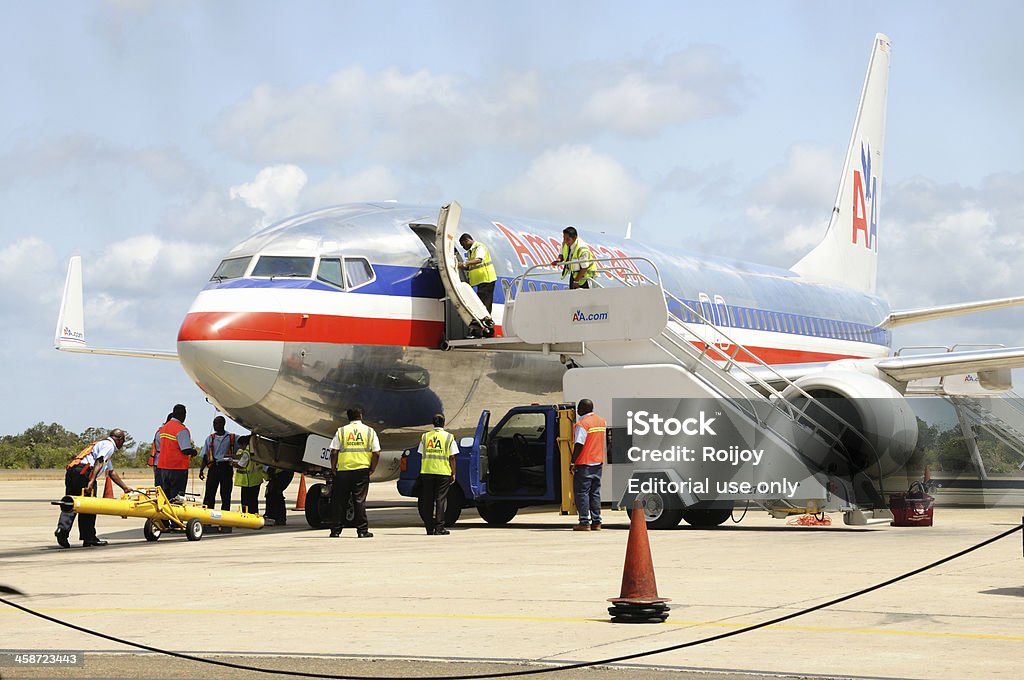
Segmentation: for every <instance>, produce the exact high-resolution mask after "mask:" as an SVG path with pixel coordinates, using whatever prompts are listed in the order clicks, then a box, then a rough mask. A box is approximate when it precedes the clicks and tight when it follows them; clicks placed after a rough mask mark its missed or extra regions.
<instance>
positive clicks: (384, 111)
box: [219, 47, 745, 166]
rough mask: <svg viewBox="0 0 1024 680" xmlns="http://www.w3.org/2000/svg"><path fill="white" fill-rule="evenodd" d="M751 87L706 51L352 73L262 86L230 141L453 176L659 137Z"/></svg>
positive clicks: (248, 155) (302, 158)
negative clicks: (558, 150) (471, 165)
mask: <svg viewBox="0 0 1024 680" xmlns="http://www.w3.org/2000/svg"><path fill="white" fill-rule="evenodd" d="M744 87H745V84H744V80H743V77H742V76H741V74H740V72H739V70H738V69H737V68H736V67H735V66H733V65H730V64H728V63H726V61H725V58H724V56H723V54H722V53H721V52H720V51H718V50H713V49H710V48H703V47H695V48H690V49H688V50H684V51H682V52H677V53H674V54H671V55H668V56H667V57H665V58H664V59H662V60H660V61H657V60H651V59H622V60H619V61H603V62H592V63H589V64H585V65H577V66H573V67H572V68H570V69H569V70H563V71H548V72H547V73H545V74H544V75H543V76H542V75H541V73H539V72H537V71H507V72H505V73H502V74H500V75H498V76H488V77H481V78H477V79H473V78H469V77H467V76H464V75H456V74H451V73H438V72H435V71H431V70H428V69H420V70H418V71H402V70H399V69H397V68H394V67H390V68H385V69H381V70H379V71H372V72H371V71H367V70H366V69H365V68H363V67H362V66H351V67H348V68H345V69H342V70H340V71H337V72H335V73H334V74H332V75H330V76H329V77H328V78H326V79H325V80H323V81H321V82H313V83H306V84H304V85H301V86H298V87H295V88H292V89H282V88H278V87H274V86H271V85H269V84H265V83H264V84H261V85H258V86H256V87H255V88H253V89H252V91H251V92H250V93H249V94H248V95H247V96H246V97H244V98H243V99H241V100H240V101H238V102H237V103H236V104H235V105H234V106H232V107H231V108H230V109H229V110H228V112H227V113H226V115H225V116H224V118H223V120H222V121H221V124H220V128H219V138H220V142H221V144H222V145H223V146H224V147H225V148H227V149H228V150H230V151H231V152H232V153H234V154H236V155H237V156H239V157H241V158H244V159H247V160H255V161H258V162H279V161H281V160H287V161H290V162H318V163H319V162H323V163H336V162H337V161H338V159H342V158H348V159H351V158H357V159H360V160H365V161H370V162H376V161H388V162H393V161H406V162H411V163H415V164H417V165H421V166H422V165H425V164H429V163H436V162H440V161H444V162H446V163H448V164H450V163H452V162H453V161H457V160H459V159H461V158H463V157H464V156H466V155H468V154H471V153H473V152H475V151H476V150H477V149H478V148H479V147H480V146H481V145H491V146H496V147H505V148H511V149H515V150H516V151H517V152H525V153H533V152H535V151H537V150H540V149H542V148H544V147H545V146H550V145H552V144H554V143H556V142H558V141H564V140H566V139H575V138H580V137H581V136H585V135H588V134H593V133H595V132H611V133H615V134H620V135H625V136H653V135H656V134H657V133H658V132H660V131H661V130H663V129H664V128H666V127H669V126H677V125H682V124H685V123H688V122H691V121H693V120H697V119H700V118H707V117H711V116H716V115H723V114H729V113H732V112H734V111H736V110H737V109H738V103H737V102H738V101H739V96H738V95H739V94H740V93H742V91H743V89H744Z"/></svg>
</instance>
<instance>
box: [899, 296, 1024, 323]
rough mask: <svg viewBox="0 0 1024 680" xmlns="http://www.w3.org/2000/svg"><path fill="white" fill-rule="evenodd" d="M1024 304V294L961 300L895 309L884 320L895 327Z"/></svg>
mask: <svg viewBox="0 0 1024 680" xmlns="http://www.w3.org/2000/svg"><path fill="white" fill-rule="evenodd" d="M1022 304H1024V296H1016V297H1008V298H997V299H995V300H981V301H979V302H961V303H959V304H955V305H943V306H941V307H923V308H921V309H907V310H902V311H893V312H890V313H889V317H888V318H887V319H886V320H885V321H883V322H882V327H884V328H895V327H896V326H903V325H906V324H910V323H920V322H922V321H934V320H935V319H942V318H945V317H947V316H959V315H960V314H974V313H975V312H987V311H990V310H993V309H1005V308H1007V307H1016V306H1017V305H1022Z"/></svg>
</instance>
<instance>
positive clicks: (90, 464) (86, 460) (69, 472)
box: [53, 429, 132, 548]
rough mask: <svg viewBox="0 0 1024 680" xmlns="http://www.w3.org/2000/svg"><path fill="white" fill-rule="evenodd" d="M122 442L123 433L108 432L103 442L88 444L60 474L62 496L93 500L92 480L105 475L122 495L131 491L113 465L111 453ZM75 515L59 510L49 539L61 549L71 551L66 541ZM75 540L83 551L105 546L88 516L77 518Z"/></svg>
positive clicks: (117, 448)
mask: <svg viewBox="0 0 1024 680" xmlns="http://www.w3.org/2000/svg"><path fill="white" fill-rule="evenodd" d="M124 440H125V434H124V430H121V429H114V430H111V431H110V434H109V435H107V438H106V439H101V440H100V441H98V442H93V443H92V444H89V445H88V446H87V447H85V448H84V449H82V450H81V451H80V452H79V453H78V455H76V456H75V457H74V458H72V459H71V462H70V463H68V466H67V468H66V470H65V472H64V495H65V496H82V495H85V496H95V495H96V478H97V477H99V476H100V475H101V474H103V473H106V474H107V475H108V476H109V477H110V479H112V480H113V481H114V483H116V484H117V485H118V486H119V487H121V489H122V490H123V491H124V492H125V493H128V492H129V491H132V488H131V487H130V486H128V485H127V484H125V483H124V482H123V481H122V480H121V476H120V475H118V474H117V471H115V470H114V464H113V458H114V452H115V451H120V450H121V447H123V446H124ZM76 514H77V513H76V512H74V511H73V510H61V513H60V519H59V520H57V530H56V531H54V532H53V535H54V536H56V537H57V544H58V545H59V546H60V547H62V548H70V547H71V544H70V543H69V542H68V537H69V536H70V535H71V526H72V525H73V524H74V523H75V515H76ZM78 537H79V538H80V539H81V540H82V545H83V546H85V547H86V548H90V547H93V546H102V545H106V544H107V542H106V541H101V540H100V539H99V538H98V537H97V536H96V515H92V514H86V513H83V514H82V516H81V517H80V518H79V520H78Z"/></svg>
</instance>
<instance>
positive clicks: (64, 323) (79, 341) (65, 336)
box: [53, 255, 178, 361]
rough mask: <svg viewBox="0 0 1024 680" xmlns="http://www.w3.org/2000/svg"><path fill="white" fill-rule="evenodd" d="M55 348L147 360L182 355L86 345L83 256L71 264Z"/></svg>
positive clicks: (66, 280)
mask: <svg viewBox="0 0 1024 680" xmlns="http://www.w3.org/2000/svg"><path fill="white" fill-rule="evenodd" d="M53 346H54V347H55V348H56V349H58V350H60V351H62V352H79V353H82V354H109V355H113V356H121V357H141V358H144V359H166V360H171V361H177V360H178V353H177V352H172V351H168V350H158V349H112V348H103V347H89V345H87V344H86V342H85V311H84V305H83V303H82V257H81V256H80V255H75V256H74V257H72V258H71V260H70V261H69V262H68V276H67V279H65V280H64V296H63V298H62V299H61V303H60V314H59V315H58V317H57V330H56V332H55V333H54V336H53Z"/></svg>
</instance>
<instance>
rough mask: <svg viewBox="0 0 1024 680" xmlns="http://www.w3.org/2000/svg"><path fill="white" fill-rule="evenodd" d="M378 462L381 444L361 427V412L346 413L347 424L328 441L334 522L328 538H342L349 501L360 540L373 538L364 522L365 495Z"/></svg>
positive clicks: (365, 521)
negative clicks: (329, 444)
mask: <svg viewBox="0 0 1024 680" xmlns="http://www.w3.org/2000/svg"><path fill="white" fill-rule="evenodd" d="M379 461H380V441H379V439H378V438H377V433H376V432H375V431H374V429H373V428H372V427H370V426H369V425H364V424H363V411H362V409H359V408H350V409H349V410H348V425H345V426H344V427H340V428H338V431H337V433H335V435H334V439H332V440H331V470H332V471H333V472H332V473H331V475H330V480H331V506H332V516H333V517H334V518H335V520H336V523H335V524H334V526H332V527H331V538H337V537H338V536H341V529H342V527H344V525H345V515H346V512H347V509H348V504H349V501H350V500H351V502H352V509H353V511H354V515H353V523H354V524H355V526H356V535H357V536H358V537H359V538H373V534H371V533H370V530H369V527H370V525H369V522H368V521H367V519H366V493H367V491H369V490H370V475H372V474H373V471H374V470H376V469H377V463H378V462H379Z"/></svg>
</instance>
